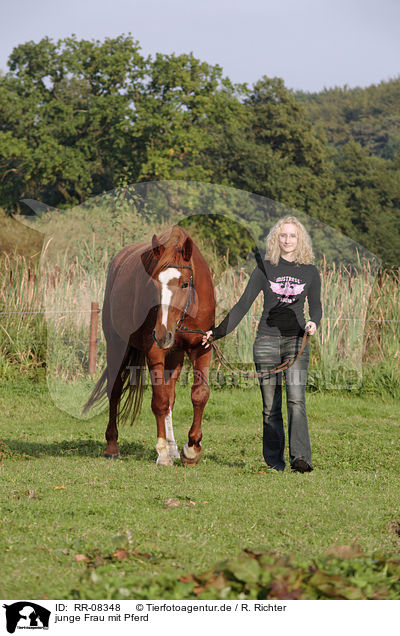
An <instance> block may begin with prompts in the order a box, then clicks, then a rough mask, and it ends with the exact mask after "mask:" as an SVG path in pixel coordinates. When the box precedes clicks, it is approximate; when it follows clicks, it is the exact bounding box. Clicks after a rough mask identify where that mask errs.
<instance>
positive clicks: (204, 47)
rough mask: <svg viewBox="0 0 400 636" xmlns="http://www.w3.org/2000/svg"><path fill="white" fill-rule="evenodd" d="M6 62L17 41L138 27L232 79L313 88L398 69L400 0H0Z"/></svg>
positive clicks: (162, 46) (143, 35)
mask: <svg viewBox="0 0 400 636" xmlns="http://www.w3.org/2000/svg"><path fill="white" fill-rule="evenodd" d="M1 5H2V7H1V12H0V36H1V37H0V69H1V70H2V71H3V72H5V71H7V59H8V56H9V55H10V53H11V51H12V49H13V48H14V47H15V46H17V45H18V44H21V43H23V42H26V41H28V40H33V41H35V42H37V41H39V40H40V39H41V38H42V37H45V36H48V37H50V38H52V39H53V40H58V39H61V38H64V37H68V36H70V35H71V34H72V33H75V34H76V36H77V37H78V38H79V39H81V38H84V39H98V40H104V38H106V37H116V36H118V35H121V34H123V33H125V34H128V33H129V32H130V33H131V34H132V36H133V37H134V39H135V40H137V41H138V42H139V43H140V46H141V49H142V53H143V54H145V55H154V54H155V53H157V52H159V53H165V54H169V53H176V54H179V53H189V52H193V54H194V55H195V56H196V57H197V58H199V59H201V60H202V61H205V62H208V63H210V64H219V65H220V66H222V68H223V70H224V75H227V76H228V77H230V79H231V80H232V81H233V82H235V83H241V82H246V83H247V84H249V85H250V86H251V85H252V84H253V83H255V82H256V81H257V80H258V79H260V78H261V77H262V76H263V75H267V76H268V77H281V78H283V80H284V82H285V85H286V86H287V87H288V88H291V89H295V90H303V91H309V92H316V91H321V90H323V89H324V88H332V87H335V86H340V87H343V86H345V85H346V86H348V87H350V88H353V87H356V86H361V87H364V86H369V85H371V84H378V83H379V82H381V81H387V80H389V79H393V78H396V77H399V75H400V37H399V25H400V1H399V0H241V1H238V0H67V1H66V0H62V1H61V0H34V1H32V0H13V1H12V2H11V1H6V0H1Z"/></svg>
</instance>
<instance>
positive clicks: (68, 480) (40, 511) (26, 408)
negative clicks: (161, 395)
mask: <svg viewBox="0 0 400 636" xmlns="http://www.w3.org/2000/svg"><path fill="white" fill-rule="evenodd" d="M1 396H2V397H1V400H0V408H1V438H0V441H2V442H3V444H2V445H0V482H1V490H0V501H1V512H0V521H1V531H0V554H1V560H2V563H3V565H2V577H1V581H0V596H1V597H2V598H4V599H7V598H23V597H25V596H29V597H30V598H39V599H40V598H43V597H48V598H64V597H70V596H71V594H73V592H72V590H77V591H78V592H75V594H77V593H78V594H79V593H82V594H83V596H85V594H86V595H88V596H89V594H91V593H95V592H93V591H92V592H90V589H91V588H94V589H98V590H101V591H100V592H98V593H99V594H100V597H101V595H104V594H106V593H107V588H106V583H105V581H107V580H108V578H109V576H111V578H112V579H113V580H114V579H115V581H116V583H115V585H116V586H119V587H122V588H128V589H129V581H130V580H131V579H132V580H136V579H137V577H140V578H141V579H142V580H143V581H145V580H147V581H148V580H149V579H153V580H159V578H160V577H162V576H164V575H165V576H167V577H175V578H178V577H179V576H181V575H188V574H189V573H190V572H194V573H197V574H199V573H201V572H204V571H205V570H207V569H210V568H212V567H213V566H214V565H215V563H216V562H217V561H219V560H221V559H226V558H228V557H232V556H235V555H238V554H240V553H241V551H242V550H243V549H244V548H248V549H256V548H259V547H263V548H264V549H265V550H272V551H276V552H278V553H280V554H282V555H288V554H293V555H295V557H298V558H301V559H309V560H310V559H313V558H316V557H320V556H321V555H323V554H324V552H325V551H326V550H328V549H329V548H330V547H332V546H335V545H353V544H358V545H359V546H360V549H361V550H362V551H363V552H364V553H366V554H372V553H373V552H375V551H377V550H378V551H380V552H381V553H383V554H385V555H388V556H393V555H397V556H398V555H399V537H398V535H397V534H396V532H395V531H394V530H393V525H391V522H393V521H395V520H398V519H400V508H399V503H400V501H399V499H400V497H399V493H400V470H399V431H400V419H399V409H398V403H397V402H395V401H394V400H391V399H390V398H386V401H383V400H382V399H378V398H373V397H371V398H368V399H365V398H364V399H363V398H360V397H352V396H343V395H340V394H339V393H338V394H335V393H332V394H319V393H311V394H309V395H308V397H307V404H308V416H309V422H310V432H311V439H312V447H313V461H314V466H315V470H314V472H312V473H310V474H305V475H301V474H293V473H291V472H290V471H288V470H286V471H285V472H284V473H283V474H278V473H275V472H273V471H267V470H266V467H265V464H264V463H263V461H262V456H261V419H260V417H261V404H260V396H259V390H258V388H254V389H249V390H246V391H242V390H238V389H235V390H234V389H225V390H222V391H217V390H214V391H213V392H212V395H211V398H210V401H209V404H208V406H207V409H206V413H205V417H204V427H203V435H204V436H203V450H204V452H203V460H202V462H201V463H200V464H199V465H198V466H197V467H194V468H187V469H185V468H184V467H183V466H181V465H180V463H179V462H177V463H176V465H175V466H174V467H172V468H159V467H156V465H155V460H156V452H155V449H154V446H155V441H156V435H155V433H156V431H155V423H154V418H153V415H152V413H151V410H150V405H149V402H150V400H149V398H150V394H149V392H146V394H145V400H144V408H143V411H142V415H141V418H140V422H139V423H138V424H136V425H135V427H133V428H130V427H123V428H122V429H121V431H120V442H121V454H122V460H121V461H114V462H113V461H107V460H105V459H103V457H102V452H103V450H104V441H103V440H104V431H105V425H106V414H105V413H104V414H102V415H99V416H97V417H96V418H94V419H93V420H90V421H81V420H77V419H74V418H73V417H71V416H68V415H66V414H65V413H62V412H61V411H58V410H57V409H56V408H55V407H54V406H53V404H52V402H51V400H50V399H49V396H48V392H47V387H46V385H45V384H44V383H38V384H36V385H35V384H33V383H30V382H28V381H26V380H23V379H21V380H19V381H15V382H7V383H3V384H2V385H1ZM191 412H192V410H191V403H190V391H189V390H188V389H187V388H186V389H185V388H184V387H181V386H180V387H178V396H177V401H176V407H175V412H174V425H175V436H176V438H177V440H178V445H179V447H181V446H182V444H183V443H184V442H185V441H186V438H187V431H188V428H189V426H190V421H191ZM170 498H173V499H176V500H177V502H178V504H179V505H176V506H173V507H170V506H168V505H167V503H166V502H167V500H168V499H170ZM116 548H126V549H128V551H129V558H126V559H124V560H123V561H121V562H118V561H117V559H116V558H114V557H112V554H114V553H115V550H116ZM76 555H85V556H86V557H87V559H86V561H87V560H89V563H87V562H85V561H82V562H77V561H76V560H75V556H76ZM96 559H97V562H96ZM93 565H98V566H99V567H97V568H94V567H92V566H93ZM113 577H114V578H113ZM99 581H103V583H102V584H101V585H100V584H99ZM96 585H97V586H99V585H100V587H97V588H96ZM79 590H80V592H79Z"/></svg>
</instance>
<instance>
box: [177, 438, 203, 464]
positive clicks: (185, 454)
mask: <svg viewBox="0 0 400 636" xmlns="http://www.w3.org/2000/svg"><path fill="white" fill-rule="evenodd" d="M181 460H182V463H183V464H185V466H195V465H196V464H198V463H199V461H200V460H201V447H200V450H199V451H196V450H195V448H194V446H188V444H187V442H186V444H185V445H184V447H183V448H182V451H181Z"/></svg>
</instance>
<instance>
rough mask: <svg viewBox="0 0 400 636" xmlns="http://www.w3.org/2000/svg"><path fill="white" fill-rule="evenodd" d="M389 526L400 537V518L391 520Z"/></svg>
mask: <svg viewBox="0 0 400 636" xmlns="http://www.w3.org/2000/svg"><path fill="white" fill-rule="evenodd" d="M389 528H390V530H391V531H392V532H395V533H396V534H397V536H398V537H400V519H398V520H397V521H391V522H390V524H389Z"/></svg>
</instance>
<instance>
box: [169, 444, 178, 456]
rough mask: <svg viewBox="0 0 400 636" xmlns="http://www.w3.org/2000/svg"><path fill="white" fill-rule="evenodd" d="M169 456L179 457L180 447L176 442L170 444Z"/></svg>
mask: <svg viewBox="0 0 400 636" xmlns="http://www.w3.org/2000/svg"><path fill="white" fill-rule="evenodd" d="M168 456H169V457H170V458H171V459H179V457H180V454H179V451H178V447H177V445H176V444H171V445H168Z"/></svg>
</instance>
